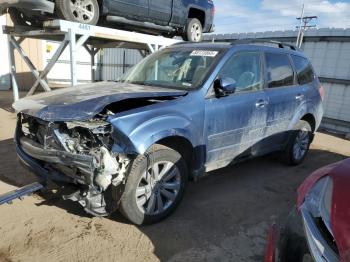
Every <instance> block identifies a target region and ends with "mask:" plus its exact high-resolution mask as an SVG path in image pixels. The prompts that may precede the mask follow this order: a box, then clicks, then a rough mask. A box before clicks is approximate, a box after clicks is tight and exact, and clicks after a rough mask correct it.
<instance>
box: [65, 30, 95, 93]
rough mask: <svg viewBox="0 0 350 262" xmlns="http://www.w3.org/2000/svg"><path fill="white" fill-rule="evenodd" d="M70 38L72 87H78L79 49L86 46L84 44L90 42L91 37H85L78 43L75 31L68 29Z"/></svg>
mask: <svg viewBox="0 0 350 262" xmlns="http://www.w3.org/2000/svg"><path fill="white" fill-rule="evenodd" d="M68 36H69V50H70V60H71V61H70V62H71V65H70V68H71V85H72V86H76V85H77V84H78V76H77V57H76V56H77V52H78V51H79V48H80V47H81V46H82V45H84V43H85V42H86V41H87V40H88V38H89V37H90V35H83V36H81V37H80V38H79V40H78V41H76V33H75V31H74V30H73V29H68Z"/></svg>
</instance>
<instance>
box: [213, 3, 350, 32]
mask: <svg viewBox="0 0 350 262" xmlns="http://www.w3.org/2000/svg"><path fill="white" fill-rule="evenodd" d="M214 3H215V6H216V17H215V27H216V31H215V33H240V32H261V31H276V30H290V29H295V26H296V25H298V22H297V20H296V17H297V16H300V13H301V7H302V4H303V3H304V4H305V15H317V16H318V17H319V19H318V20H317V22H316V23H317V26H318V28H322V27H337V28H345V27H347V28H350V0H339V1H336V0H329V1H324V0H304V1H303V0H245V1H238V0H216V1H215V0H214Z"/></svg>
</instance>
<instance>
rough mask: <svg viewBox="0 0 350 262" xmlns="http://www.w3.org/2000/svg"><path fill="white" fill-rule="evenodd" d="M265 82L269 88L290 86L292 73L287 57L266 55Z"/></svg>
mask: <svg viewBox="0 0 350 262" xmlns="http://www.w3.org/2000/svg"><path fill="white" fill-rule="evenodd" d="M265 59H266V69H267V81H268V87H269V88H276V87H282V86H292V85H293V84H294V72H293V68H292V66H291V64H290V60H289V57H288V55H285V54H277V53H266V54H265Z"/></svg>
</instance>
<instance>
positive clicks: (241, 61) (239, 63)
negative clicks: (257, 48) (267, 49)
mask: <svg viewBox="0 0 350 262" xmlns="http://www.w3.org/2000/svg"><path fill="white" fill-rule="evenodd" d="M260 62H261V56H260V53H255V52H249V53H248V52H247V53H239V54H236V55H233V56H232V57H231V58H230V59H229V60H228V61H227V62H226V64H225V65H224V66H223V67H222V69H221V71H220V73H219V77H229V78H232V79H233V80H235V81H236V85H237V88H236V92H244V91H254V90H259V89H261V88H262V77H261V63H260Z"/></svg>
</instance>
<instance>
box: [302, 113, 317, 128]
mask: <svg viewBox="0 0 350 262" xmlns="http://www.w3.org/2000/svg"><path fill="white" fill-rule="evenodd" d="M300 120H304V121H306V122H308V123H309V124H310V126H311V130H312V132H315V130H316V119H315V117H314V115H313V114H311V113H307V114H305V115H304V116H303V117H302V118H301V119H300Z"/></svg>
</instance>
